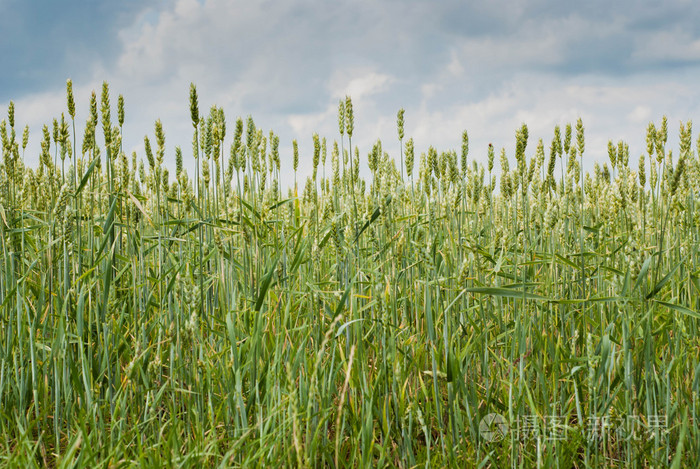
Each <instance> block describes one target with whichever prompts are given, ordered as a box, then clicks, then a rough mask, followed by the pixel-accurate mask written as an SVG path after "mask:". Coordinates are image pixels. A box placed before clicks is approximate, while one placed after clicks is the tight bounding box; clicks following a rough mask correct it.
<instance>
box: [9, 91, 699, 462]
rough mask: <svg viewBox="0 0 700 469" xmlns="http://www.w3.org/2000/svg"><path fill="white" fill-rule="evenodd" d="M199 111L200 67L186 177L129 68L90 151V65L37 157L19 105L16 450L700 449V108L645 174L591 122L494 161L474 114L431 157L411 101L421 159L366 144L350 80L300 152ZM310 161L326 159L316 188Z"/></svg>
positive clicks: (18, 458)
mask: <svg viewBox="0 0 700 469" xmlns="http://www.w3.org/2000/svg"><path fill="white" fill-rule="evenodd" d="M198 106H199V104H198V101H197V93H196V89H195V88H194V86H192V88H191V100H190V109H191V111H192V112H191V115H192V124H193V134H194V137H193V142H192V144H193V148H192V155H193V156H190V158H192V157H193V158H194V159H195V165H194V167H195V168H196V169H195V174H194V177H191V176H190V175H188V174H187V171H186V170H185V169H184V166H185V165H184V164H183V158H184V156H183V152H182V151H181V150H180V149H179V148H178V149H176V151H175V160H176V166H175V172H174V177H172V175H171V174H170V172H169V170H168V169H167V167H166V165H165V163H164V160H165V153H166V146H165V134H164V130H163V128H162V126H161V124H160V122H156V125H155V139H154V143H155V145H154V146H152V145H151V141H150V139H149V138H148V137H146V138H145V142H144V143H145V155H143V156H144V157H145V160H144V159H143V158H140V157H138V156H137V155H136V154H134V155H132V156H131V157H129V156H127V155H125V154H124V152H123V150H122V145H121V136H122V130H123V123H124V101H123V99H122V97H121V96H120V97H119V100H118V103H117V106H116V109H117V122H116V123H115V122H113V121H112V117H111V116H112V115H111V110H112V108H111V105H110V98H109V90H108V86H107V84H106V83H105V84H104V86H103V89H102V93H101V105H100V106H99V110H100V112H99V113H98V99H97V96H96V95H95V94H94V93H93V96H92V100H91V104H90V109H89V113H88V118H87V122H86V125H85V133H84V136H83V138H82V144H81V146H80V147H78V143H77V137H78V136H76V135H75V119H76V111H75V105H74V102H73V95H72V89H71V83H70V82H69V83H68V106H67V108H68V117H67V118H66V117H65V115H62V116H61V118H60V120H59V119H57V120H55V121H54V123H53V132H51V130H50V128H49V127H48V126H45V127H44V129H43V142H42V147H41V155H40V158H39V164H38V166H37V167H36V168H29V167H27V166H26V165H25V164H24V149H25V148H26V146H27V142H28V138H29V131H28V129H26V128H25V131H24V133H23V138H22V139H21V141H20V139H19V138H18V136H17V130H16V129H17V127H18V126H16V123H15V119H14V105H13V104H10V107H9V113H8V116H7V120H5V121H2V124H0V134H1V136H2V152H3V160H2V163H1V165H0V262H1V263H2V264H1V265H0V305H1V306H0V337H1V339H0V461H2V464H7V465H10V466H17V467H26V466H31V465H36V466H41V465H50V466H54V465H56V466H58V465H61V466H64V467H68V466H71V465H74V464H75V465H79V466H85V467H112V466H120V465H122V464H124V465H127V466H128V465H145V466H154V467H155V466H162V465H166V466H170V465H172V466H184V467H191V466H202V465H204V466H206V467H209V466H219V465H221V466H238V465H249V466H257V465H265V466H270V465H276V464H282V465H287V466H315V467H323V466H329V467H337V466H363V467H369V466H374V465H377V466H399V467H414V466H417V465H423V464H424V463H426V462H432V463H433V464H443V465H448V466H455V467H471V466H476V465H479V464H480V463H482V462H483V463H484V464H485V465H486V466H487V467H489V466H490V467H506V466H508V465H513V466H518V467H533V466H535V465H536V464H541V465H543V466H546V467H552V466H559V467H585V466H593V465H606V466H609V465H620V466H622V465H624V466H625V467H647V466H650V465H655V466H666V465H669V464H675V465H676V467H682V466H683V465H684V464H688V463H689V462H691V461H693V458H694V457H693V455H697V454H699V453H700V431H699V429H698V427H697V425H696V423H695V422H696V421H697V420H696V419H697V418H698V417H699V416H700V409H698V407H697V402H698V391H699V390H700V377H698V364H699V360H698V359H699V357H700V342H699V340H698V337H700V331H699V330H698V325H699V321H698V319H699V318H700V313H698V310H699V309H700V301H699V300H698V298H699V296H700V295H699V293H700V280H699V278H698V277H699V275H700V255H699V253H698V248H699V246H700V244H699V238H698V235H699V231H698V224H699V222H700V209H699V208H698V207H697V206H696V198H697V197H698V194H700V163H699V160H698V153H700V141H698V142H697V143H698V146H699V148H698V150H699V151H698V152H695V151H694V149H693V141H692V132H691V125H690V123H687V124H681V127H680V148H679V151H678V153H677V156H676V157H674V154H673V153H672V151H671V150H670V149H667V148H666V142H667V132H668V131H667V122H666V119H665V118H664V119H663V121H662V122H661V123H660V125H658V127H657V126H655V125H654V124H650V125H649V128H648V129H647V152H646V154H644V155H642V156H640V157H639V162H638V165H636V168H633V165H632V164H631V162H630V155H629V149H628V147H627V145H626V144H625V143H624V142H619V144H613V143H612V142H611V143H610V147H609V159H610V161H609V164H608V163H607V162H606V163H603V164H602V165H601V164H600V163H599V162H596V163H595V164H590V163H586V166H588V167H591V168H594V169H593V170H592V171H590V172H588V173H585V174H584V172H583V171H582V166H583V162H584V158H585V157H584V152H585V139H584V128H583V124H582V122H581V121H580V120H579V121H578V122H577V123H575V124H574V125H573V126H572V125H566V127H565V128H564V130H563V131H562V130H561V129H560V128H559V127H557V128H555V130H554V136H553V138H552V140H551V144H549V145H548V147H545V144H544V143H543V142H542V141H541V140H540V141H539V142H538V143H537V144H535V145H530V146H528V143H529V135H528V129H527V127H526V126H525V125H523V126H522V127H521V128H520V129H518V130H517V132H516V139H517V145H516V151H515V155H514V157H515V158H514V161H513V160H511V161H509V158H508V155H506V152H505V150H502V151H501V152H500V171H498V172H497V174H496V171H495V169H494V160H495V156H496V155H495V153H496V151H495V150H494V148H493V147H489V148H488V151H487V153H486V157H485V158H482V157H481V156H479V158H478V159H483V163H479V162H477V161H470V158H469V147H468V144H469V141H468V136H467V133H466V132H465V133H464V134H463V147H462V148H461V151H460V152H459V153H458V152H455V151H444V152H439V151H438V150H436V149H435V148H433V147H430V148H428V149H427V150H426V151H425V152H424V153H420V155H417V154H416V149H414V144H413V140H412V139H406V138H405V137H404V123H403V120H404V115H403V111H400V112H399V115H398V119H397V120H398V122H397V127H398V138H399V140H400V143H401V149H402V150H401V153H400V155H396V156H397V157H398V158H397V160H398V162H397V161H396V160H395V159H393V158H392V157H390V156H389V155H388V154H387V153H385V152H384V151H383V149H382V143H381V141H378V142H377V143H376V144H375V145H374V147H373V148H372V149H371V151H370V152H369V153H368V155H367V159H366V160H365V159H364V158H362V159H361V158H360V150H359V149H358V148H356V147H353V146H352V138H353V130H354V128H353V127H354V121H353V112H352V102H351V100H350V98H347V99H346V100H343V101H341V103H340V106H339V115H338V117H339V118H338V121H339V122H338V123H339V135H338V136H337V138H338V141H334V142H333V143H332V145H327V141H326V139H325V138H324V139H321V138H320V137H319V136H318V135H314V136H313V141H314V152H313V155H299V152H298V147H297V145H296V142H295V143H294V146H293V148H294V150H293V155H289V158H290V159H292V164H291V165H290V164H289V163H285V164H282V162H281V161H280V160H281V158H280V154H279V138H278V137H277V136H276V135H275V134H274V133H272V132H270V133H269V134H266V133H263V131H262V130H261V129H259V128H257V127H256V125H255V123H254V121H253V120H252V119H251V118H248V119H247V120H246V121H245V122H244V121H243V120H242V119H237V120H236V122H235V125H233V129H231V128H230V127H227V122H226V119H225V115H224V111H223V110H222V109H220V108H217V107H212V108H211V110H210V112H209V114H208V116H203V115H201V114H200V111H199V107H198ZM100 127H101V129H100ZM533 146H534V149H533ZM188 153H189V152H188ZM328 153H330V161H328V162H327V154H328ZM299 158H313V174H312V175H311V176H310V177H309V178H308V179H306V181H305V183H303V184H299V185H297V182H296V179H297V168H298V164H299ZM473 159H474V160H476V159H477V158H473ZM416 160H417V161H416ZM144 161H145V162H144ZM327 163H328V167H327ZM366 163H368V166H369V172H368V173H367V174H368V175H369V178H368V179H367V180H366V181H365V180H364V179H362V178H361V177H360V166H361V165H364V164H366ZM510 164H514V168H513V169H510V167H509V165H510ZM290 166H291V169H293V170H294V181H295V182H294V187H293V188H292V189H291V190H289V191H286V190H285V191H283V190H282V187H281V186H282V184H281V183H280V174H281V171H289V170H290ZM364 172H365V171H364V170H363V173H364ZM497 181H498V183H497ZM296 187H299V191H298V192H297V189H296ZM297 193H298V196H297ZM493 414H498V416H500V417H498V418H496V417H494V416H493ZM499 418H500V419H501V420H499ZM494 419H495V420H494ZM503 422H505V424H503ZM499 423H500V425H498V424H499ZM506 424H507V427H506V426H505V425H506ZM623 424H624V425H623Z"/></svg>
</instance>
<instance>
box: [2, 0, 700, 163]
mask: <svg viewBox="0 0 700 469" xmlns="http://www.w3.org/2000/svg"><path fill="white" fill-rule="evenodd" d="M698 24H700V6H698V5H697V3H696V2H693V1H690V0H688V1H684V0H672V1H666V2H659V1H654V2H650V1H634V2H632V1H619V2H609V1H598V0H591V1H586V2H551V1H515V0H513V1H505V0H495V1H490V2H470V1H452V0H445V1H440V2H430V1H398V0H395V1H391V0H388V1H382V2H380V1H369V0H366V1H365V0H358V1H343V0H334V1H330V0H326V1H321V0H317V1H287V0H281V1H259V2H254V1H245V2H244V1H226V0H200V1H198V0H178V1H173V2H167V1H153V0H148V1H138V0H121V1H119V2H106V1H105V2H98V1H83V2H78V1H75V0H64V1H62V2H54V1H48V0H46V1H26V0H0V31H2V35H1V37H0V57H2V62H1V65H0V67H1V68H2V72H1V73H0V116H5V115H6V112H7V104H8V103H9V101H10V100H14V101H15V103H16V106H17V111H16V115H17V125H18V126H19V127H23V126H24V125H25V124H28V125H29V126H30V132H31V139H30V145H29V147H28V149H27V156H26V158H27V160H28V161H29V162H30V164H31V163H33V162H36V161H37V154H38V149H39V142H40V139H41V126H42V125H43V124H50V122H51V121H52V119H53V117H55V116H59V117H60V113H61V112H65V109H66V104H65V81H66V79H67V78H71V79H72V80H73V83H74V89H75V93H76V102H77V106H78V116H77V120H78V123H79V128H80V127H82V125H80V124H82V123H83V122H84V121H85V119H86V118H87V114H88V112H87V111H88V99H89V96H90V91H91V90H93V89H94V90H96V91H97V92H98V95H99V92H100V87H101V83H102V81H103V80H106V81H108V82H109V83H110V89H111V91H112V94H113V95H112V103H113V104H114V103H116V96H117V95H118V94H119V93H121V94H123V95H124V97H125V101H126V122H125V128H124V134H125V135H124V145H125V149H126V150H128V151H129V152H130V151H132V150H135V151H138V152H140V150H141V148H142V142H143V137H144V135H146V134H148V135H149V136H151V135H153V123H154V121H155V120H156V119H157V118H160V119H161V120H162V121H163V124H164V127H165V132H166V139H167V144H168V156H167V158H168V159H169V160H170V162H171V163H170V164H172V161H174V151H173V149H174V147H175V145H180V146H182V148H183V149H184V150H185V154H186V155H188V154H189V153H190V150H189V149H190V148H191V143H190V142H191V135H192V127H191V124H190V118H189V103H188V94H189V84H190V82H194V83H195V84H196V85H197V88H198V91H199V96H200V110H201V112H203V113H204V112H207V110H208V108H209V106H211V105H212V104H216V105H218V106H221V107H223V108H224V110H225V112H226V116H227V119H228V121H229V128H231V127H232V124H233V119H235V117H237V116H242V117H244V118H245V117H246V116H247V115H252V116H253V118H254V119H255V121H256V123H257V124H258V125H259V126H261V127H262V128H264V129H265V130H266V131H267V130H269V129H274V130H275V132H276V133H278V134H279V135H280V137H281V150H282V152H283V154H282V156H283V158H284V157H285V155H286V158H287V164H286V167H287V168H288V169H291V140H292V139H293V138H297V139H298V140H299V144H300V149H301V168H302V171H306V172H308V171H309V170H310V166H311V154H312V153H311V148H312V145H311V136H312V133H313V132H318V133H319V134H321V135H322V136H326V137H327V138H328V140H329V142H330V141H332V140H333V139H336V138H338V126H337V120H336V116H337V105H338V100H339V99H340V98H342V97H344V96H345V95H351V96H352V98H353V104H354V108H355V136H354V139H353V143H354V144H357V145H359V147H360V152H361V155H362V159H363V164H365V165H366V158H365V155H366V153H367V152H368V151H369V150H370V149H371V145H372V142H374V141H375V140H376V139H377V138H381V139H382V141H383V146H384V149H385V150H387V151H389V152H390V154H392V155H398V141H397V137H396V125H395V120H396V112H397V110H398V109H399V108H401V107H403V108H405V109H406V135H407V136H412V137H414V138H415V140H416V147H417V149H418V151H425V150H426V149H427V147H428V145H431V144H432V145H434V146H436V147H438V148H439V149H440V150H447V149H458V148H459V147H460V139H461V132H462V130H463V129H467V130H468V132H469V135H470V141H471V145H470V157H472V158H476V159H479V160H482V161H484V160H485V157H486V149H487V146H488V144H489V142H493V144H494V146H496V147H502V146H503V147H505V148H506V149H507V151H508V152H509V154H510V155H512V152H513V148H514V142H515V138H514V134H515V129H516V128H517V127H519V125H520V124H521V123H523V122H524V123H527V124H528V126H529V129H530V137H531V141H530V146H529V147H528V149H529V151H530V153H533V152H534V149H535V143H536V139H539V138H543V139H544V141H545V143H546V144H547V145H548V142H549V141H550V140H551V137H552V132H553V127H554V125H555V124H561V125H562V126H563V125H565V124H566V123H567V122H574V121H575V120H576V118H577V117H578V116H581V117H582V118H583V120H584V124H585V126H586V137H587V140H586V142H587V144H586V151H587V153H586V156H587V158H588V159H589V161H590V160H593V159H599V160H603V159H605V158H606V154H607V150H606V148H607V141H608V139H613V140H615V141H617V140H619V139H624V140H625V141H627V142H628V143H629V144H630V148H631V151H632V153H633V156H634V159H633V161H636V157H637V156H638V155H639V154H640V153H641V152H642V151H643V148H644V136H645V128H646V125H647V123H648V122H649V121H650V120H654V121H656V122H658V121H659V120H660V118H661V116H663V115H664V114H666V115H668V117H669V122H670V124H671V129H672V132H670V133H671V135H670V140H671V142H676V141H677V137H675V134H677V128H678V122H679V121H680V120H684V121H685V120H689V119H693V118H696V117H697V116H698V115H700V92H698V91H697V90H698V83H700V28H698V27H697V25H698ZM232 133H233V132H232V131H229V132H228V137H227V138H228V139H229V140H230V139H231V138H232ZM78 135H79V137H80V136H81V135H82V131H81V130H78ZM227 147H228V145H227ZM284 165H285V163H284V159H283V166H284Z"/></svg>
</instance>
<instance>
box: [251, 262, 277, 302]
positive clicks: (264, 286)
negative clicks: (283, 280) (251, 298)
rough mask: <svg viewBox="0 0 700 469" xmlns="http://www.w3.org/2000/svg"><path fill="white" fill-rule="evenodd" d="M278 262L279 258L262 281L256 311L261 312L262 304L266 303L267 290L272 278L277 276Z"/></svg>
mask: <svg viewBox="0 0 700 469" xmlns="http://www.w3.org/2000/svg"><path fill="white" fill-rule="evenodd" d="M278 261H279V257H278V258H277V259H275V261H274V262H273V263H272V266H271V267H270V270H268V271H267V273H266V274H265V276H264V277H263V279H262V282H261V284H260V290H259V291H258V299H257V301H256V302H255V311H258V312H260V308H262V304H263V302H264V301H265V295H267V290H268V289H269V288H270V284H271V283H272V277H273V275H274V274H275V269H276V268H277V262H278Z"/></svg>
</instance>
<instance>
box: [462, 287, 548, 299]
mask: <svg viewBox="0 0 700 469" xmlns="http://www.w3.org/2000/svg"><path fill="white" fill-rule="evenodd" d="M464 291H465V292H467V293H476V294H480V295H493V296H500V297H504V298H526V299H529V300H540V301H550V299H549V298H547V297H544V296H542V295H538V294H536V293H530V292H526V291H522V290H515V289H510V288H498V287H477V288H465V289H464Z"/></svg>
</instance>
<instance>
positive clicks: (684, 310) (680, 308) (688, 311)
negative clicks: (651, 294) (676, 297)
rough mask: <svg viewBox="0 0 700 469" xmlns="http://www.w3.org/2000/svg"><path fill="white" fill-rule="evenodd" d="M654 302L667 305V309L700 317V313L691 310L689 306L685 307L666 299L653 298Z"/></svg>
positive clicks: (696, 317)
mask: <svg viewBox="0 0 700 469" xmlns="http://www.w3.org/2000/svg"><path fill="white" fill-rule="evenodd" d="M654 301H655V302H656V303H658V304H660V305H662V306H665V307H667V308H668V309H672V310H674V311H677V312H679V313H683V314H685V315H687V316H690V317H693V318H695V319H700V313H698V312H697V311H693V310H692V309H690V308H686V307H685V306H681V305H677V304H675V303H668V302H666V301H661V300H654Z"/></svg>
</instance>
